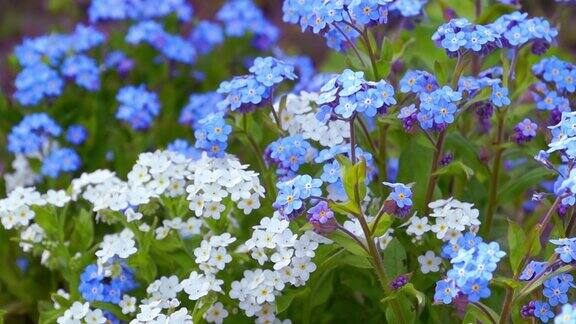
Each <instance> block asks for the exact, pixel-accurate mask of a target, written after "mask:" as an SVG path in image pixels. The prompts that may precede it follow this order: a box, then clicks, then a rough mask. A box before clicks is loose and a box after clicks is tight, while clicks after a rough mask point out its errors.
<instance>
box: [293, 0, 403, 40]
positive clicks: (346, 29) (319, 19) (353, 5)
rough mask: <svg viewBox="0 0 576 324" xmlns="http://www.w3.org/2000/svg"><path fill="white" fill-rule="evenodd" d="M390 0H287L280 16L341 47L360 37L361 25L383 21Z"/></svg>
mask: <svg viewBox="0 0 576 324" xmlns="http://www.w3.org/2000/svg"><path fill="white" fill-rule="evenodd" d="M391 2H393V0H345V1H332V0H329V1H321V0H305V1H299V0H287V1H284V6H283V11H284V17H283V19H284V21H285V22H288V23H292V24H299V25H300V27H301V28H302V31H305V30H306V29H308V28H310V29H311V30H312V32H314V33H315V34H322V35H324V37H325V38H326V39H327V44H328V46H329V47H331V48H333V49H335V50H343V49H345V48H346V46H351V44H350V42H353V41H354V40H356V39H357V38H358V37H360V29H361V28H363V27H365V26H375V25H377V24H385V23H386V22H387V21H388V11H389V7H390V3H391ZM346 42H348V45H346V46H345V44H346Z"/></svg>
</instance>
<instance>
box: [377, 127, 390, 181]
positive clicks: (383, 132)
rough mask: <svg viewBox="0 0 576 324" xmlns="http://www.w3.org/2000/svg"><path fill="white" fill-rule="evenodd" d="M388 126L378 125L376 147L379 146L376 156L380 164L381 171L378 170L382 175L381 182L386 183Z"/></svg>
mask: <svg viewBox="0 0 576 324" xmlns="http://www.w3.org/2000/svg"><path fill="white" fill-rule="evenodd" d="M388 127H389V125H388V124H383V125H380V127H379V130H380V134H379V135H380V139H379V142H378V145H379V146H380V149H379V150H378V155H379V159H380V161H381V163H382V165H383V166H382V170H380V173H381V174H382V180H384V181H387V180H388V174H387V173H388V169H387V168H388V164H387V161H386V159H387V158H386V142H387V137H388Z"/></svg>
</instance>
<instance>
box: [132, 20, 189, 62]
mask: <svg viewBox="0 0 576 324" xmlns="http://www.w3.org/2000/svg"><path fill="white" fill-rule="evenodd" d="M126 42H127V43H129V44H140V43H142V42H144V43H147V44H150V45H151V46H152V47H154V48H155V49H156V50H158V51H160V52H161V53H162V54H163V55H164V56H166V57H167V58H168V59H171V60H174V61H176V62H181V63H186V64H192V63H194V61H195V59H196V49H195V48H194V46H192V44H191V43H190V42H188V41H186V40H185V39H184V38H182V37H181V36H178V35H172V34H170V33H167V32H166V31H164V28H163V27H162V25H160V24H159V23H157V22H155V21H150V20H149V21H142V22H140V23H138V24H136V25H134V26H132V27H130V29H129V30H128V33H127V34H126Z"/></svg>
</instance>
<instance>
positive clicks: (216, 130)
mask: <svg viewBox="0 0 576 324" xmlns="http://www.w3.org/2000/svg"><path fill="white" fill-rule="evenodd" d="M230 133H232V127H231V126H230V125H228V124H226V120H224V114H221V113H214V114H210V115H208V116H206V117H205V118H204V119H202V120H201V121H200V122H199V124H198V125H197V128H196V129H195V131H194V137H195V138H196V143H195V144H194V146H195V147H196V148H197V149H200V150H202V151H205V152H207V154H208V156H212V157H223V156H224V153H225V150H226V147H227V146H228V136H229V135H230Z"/></svg>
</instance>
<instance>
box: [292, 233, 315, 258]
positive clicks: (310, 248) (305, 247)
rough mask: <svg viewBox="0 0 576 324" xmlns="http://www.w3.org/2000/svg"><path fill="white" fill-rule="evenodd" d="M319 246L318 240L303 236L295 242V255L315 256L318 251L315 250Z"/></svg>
mask: <svg viewBox="0 0 576 324" xmlns="http://www.w3.org/2000/svg"><path fill="white" fill-rule="evenodd" d="M317 247H318V242H315V241H311V240H310V239H309V238H308V237H307V236H304V235H303V236H301V237H300V239H298V240H296V242H294V250H295V252H294V255H296V257H298V258H304V257H308V258H313V257H314V256H315V255H316V253H314V250H316V248H317Z"/></svg>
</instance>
